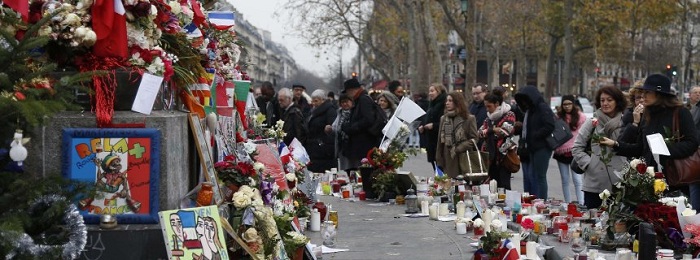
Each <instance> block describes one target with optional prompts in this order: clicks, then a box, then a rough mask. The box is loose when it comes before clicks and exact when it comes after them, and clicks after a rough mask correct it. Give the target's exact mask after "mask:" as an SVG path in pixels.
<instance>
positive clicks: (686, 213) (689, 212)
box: [681, 208, 696, 216]
mask: <svg viewBox="0 0 700 260" xmlns="http://www.w3.org/2000/svg"><path fill="white" fill-rule="evenodd" d="M695 214H696V211H695V210H694V209H690V208H686V209H685V210H683V212H681V215H683V216H695Z"/></svg>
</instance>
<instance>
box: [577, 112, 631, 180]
mask: <svg viewBox="0 0 700 260" xmlns="http://www.w3.org/2000/svg"><path fill="white" fill-rule="evenodd" d="M599 111H600V110H598V112H599ZM598 112H597V113H598ZM600 113H602V112H600ZM617 116H618V117H620V119H619V120H617V121H616V122H617V125H616V126H615V125H610V126H608V129H609V130H608V131H607V132H606V131H605V130H604V129H605V124H603V123H601V122H600V121H599V122H598V123H597V126H596V127H595V128H594V127H593V124H594V123H593V122H594V121H598V119H597V118H595V117H593V118H589V119H586V122H585V123H583V125H582V126H581V127H580V128H579V132H578V135H576V141H574V146H573V148H572V150H571V152H572V154H573V156H574V160H573V162H572V163H578V166H579V167H581V169H585V172H584V173H583V174H584V176H583V188H582V189H583V191H587V192H593V193H600V192H603V190H605V189H607V190H612V185H613V184H614V183H617V182H619V181H620V179H621V177H622V176H621V174H619V173H615V172H616V171H618V172H619V171H620V170H622V168H623V166H624V165H626V164H627V158H625V157H624V156H620V155H619V154H615V152H614V151H613V149H611V148H610V147H601V146H600V144H599V143H597V142H591V147H590V149H591V154H588V153H586V151H585V150H586V146H587V145H588V142H589V141H590V139H591V137H592V135H593V133H594V132H593V131H594V130H595V133H596V134H598V135H603V136H605V137H608V138H610V139H613V140H617V138H619V135H620V129H621V127H622V120H621V117H622V113H618V115H617ZM609 123H613V122H609ZM615 129H617V130H615ZM603 150H605V154H603V153H604V152H603ZM611 153H612V154H613V155H612V157H611V159H610V162H609V163H608V164H607V167H606V164H605V163H604V162H603V160H602V157H601V155H605V156H608V157H609V156H610V154H611Z"/></svg>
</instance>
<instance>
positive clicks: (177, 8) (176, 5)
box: [168, 1, 182, 15]
mask: <svg viewBox="0 0 700 260" xmlns="http://www.w3.org/2000/svg"><path fill="white" fill-rule="evenodd" d="M168 5H169V6H170V11H171V12H173V14H175V15H178V14H180V13H181V12H182V6H181V5H180V2H178V1H170V2H168Z"/></svg>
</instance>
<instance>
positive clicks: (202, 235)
mask: <svg viewBox="0 0 700 260" xmlns="http://www.w3.org/2000/svg"><path fill="white" fill-rule="evenodd" d="M218 212H219V211H218V209H217V207H216V206H215V205H212V206H206V207H197V208H188V209H177V210H166V211H161V212H159V213H158V215H159V216H160V226H161V228H162V229H163V238H164V240H165V246H166V251H167V252H168V257H169V258H170V259H178V260H189V259H222V260H225V259H229V256H228V252H227V251H226V241H225V240H224V238H225V236H224V229H223V226H222V224H221V217H220V216H219V213H218Z"/></svg>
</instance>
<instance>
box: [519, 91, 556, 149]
mask: <svg viewBox="0 0 700 260" xmlns="http://www.w3.org/2000/svg"><path fill="white" fill-rule="evenodd" d="M515 100H516V102H517V103H518V106H521V107H522V105H521V104H526V106H527V110H525V111H523V112H524V113H526V117H527V120H524V119H523V121H524V122H523V127H524V128H526V129H523V130H522V131H521V140H520V143H521V145H523V144H524V145H525V147H523V148H524V149H526V150H527V151H529V153H534V152H535V151H536V150H539V149H548V150H549V147H547V142H545V141H544V139H545V138H547V136H550V135H551V134H552V131H554V113H552V109H551V108H550V107H549V105H547V103H545V102H544V98H543V97H542V95H541V94H540V92H539V91H538V90H537V88H536V87H534V86H526V87H524V88H521V89H520V91H518V93H517V94H515ZM525 131H527V132H526V134H525V138H524V139H525V140H522V139H523V138H522V134H523V133H524V132H525Z"/></svg>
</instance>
